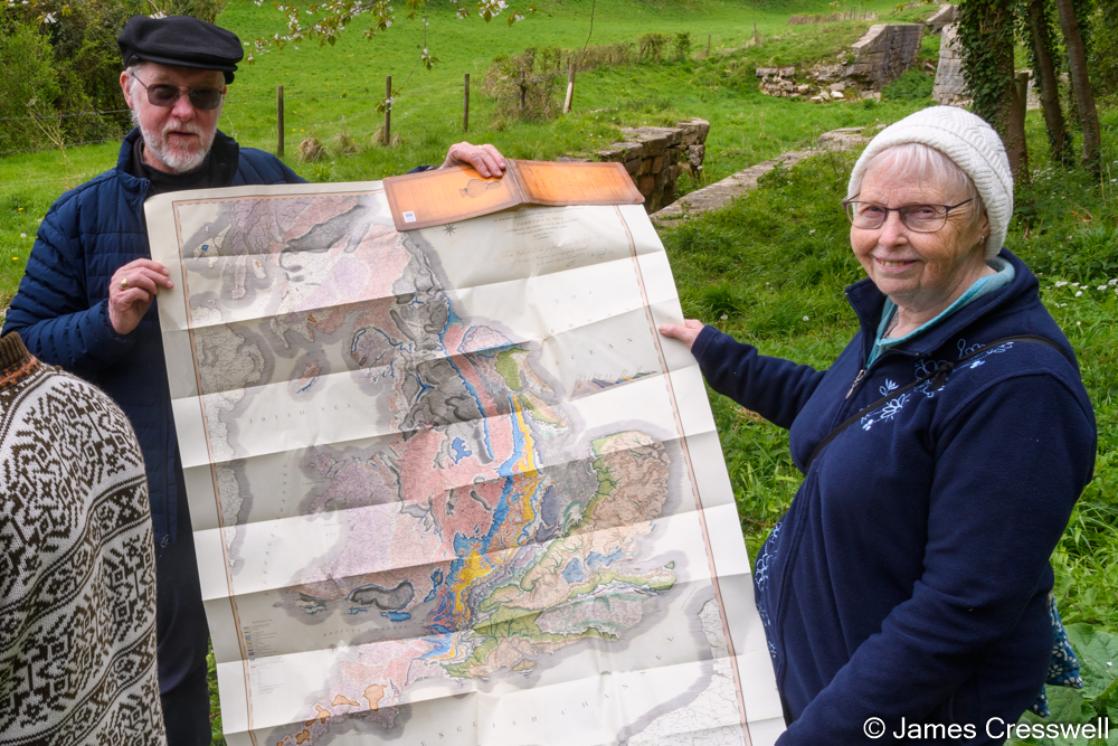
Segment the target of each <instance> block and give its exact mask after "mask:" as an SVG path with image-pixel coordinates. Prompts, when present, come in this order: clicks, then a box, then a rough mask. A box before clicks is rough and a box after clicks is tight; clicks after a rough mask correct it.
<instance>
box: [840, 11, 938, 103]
mask: <svg viewBox="0 0 1118 746" xmlns="http://www.w3.org/2000/svg"><path fill="white" fill-rule="evenodd" d="M923 35H924V26H923V25H922V24H919V23H878V24H875V25H873V26H870V30H869V31H867V32H866V33H865V34H864V35H863V36H862V38H861V39H859V40H858V41H856V42H854V45H853V46H852V47H850V50H851V51H852V52H853V53H854V61H853V62H851V63H849V64H848V65H846V69H845V70H843V77H846V78H852V79H854V80H856V81H862V82H865V83H867V84H868V85H870V86H871V87H873V88H877V89H880V88H881V87H882V86H884V85H886V84H888V83H891V82H893V81H894V80H896V79H897V78H899V77H900V76H901V73H903V72H904V71H905V70H907V69H908V68H910V67H912V65H913V64H914V63H915V62H916V56H917V55H918V54H919V53H920V39H921V38H922V37H923Z"/></svg>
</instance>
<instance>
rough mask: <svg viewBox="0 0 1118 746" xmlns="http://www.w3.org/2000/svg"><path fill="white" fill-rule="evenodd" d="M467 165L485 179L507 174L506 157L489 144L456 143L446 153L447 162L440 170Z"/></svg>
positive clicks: (445, 161)
mask: <svg viewBox="0 0 1118 746" xmlns="http://www.w3.org/2000/svg"><path fill="white" fill-rule="evenodd" d="M458 165H466V166H471V167H473V169H474V170H475V171H477V172H478V173H479V174H481V175H482V176H485V177H497V176H501V175H503V174H504V173H505V157H504V156H503V155H501V151H499V150H497V148H495V147H493V146H492V145H490V144H489V143H486V144H485V145H474V144H473V143H469V142H464V141H463V142H456V143H454V144H453V145H451V146H450V148H449V149H448V150H447V151H446V160H444V161H443V165H441V166H439V168H446V167H448V166H458Z"/></svg>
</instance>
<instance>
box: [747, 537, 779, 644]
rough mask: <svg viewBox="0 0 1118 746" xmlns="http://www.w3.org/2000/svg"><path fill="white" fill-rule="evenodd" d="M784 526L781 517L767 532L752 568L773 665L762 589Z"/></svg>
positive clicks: (757, 599)
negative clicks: (767, 535)
mask: <svg viewBox="0 0 1118 746" xmlns="http://www.w3.org/2000/svg"><path fill="white" fill-rule="evenodd" d="M783 527H784V519H783V518H781V519H780V520H779V521H777V522H776V525H775V526H773V530H772V531H771V532H770V533H769V537H768V538H767V539H765V543H764V544H763V545H762V546H761V551H760V553H759V554H758V555H757V564H756V567H754V569H753V586H754V588H756V593H755V594H754V595H755V596H756V604H757V613H758V614H759V615H760V617H761V625H762V626H763V627H764V628H765V639H766V640H767V641H768V643H769V657H771V658H772V661H773V665H774V666H775V665H776V664H777V652H776V645H774V644H773V635H772V617H771V616H770V615H769V607H768V603H767V602H766V601H765V594H764V590H765V588H766V587H768V584H769V580H770V578H769V570H770V569H771V567H772V563H773V560H774V559H775V558H776V551H777V547H778V546H779V545H780V532H781V529H782V528H783Z"/></svg>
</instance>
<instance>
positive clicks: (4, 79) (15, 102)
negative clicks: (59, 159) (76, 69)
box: [0, 24, 60, 152]
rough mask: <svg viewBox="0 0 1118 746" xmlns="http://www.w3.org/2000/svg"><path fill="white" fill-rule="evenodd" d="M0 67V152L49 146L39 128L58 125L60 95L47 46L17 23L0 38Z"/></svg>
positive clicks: (32, 32)
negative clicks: (9, 31) (0, 123)
mask: <svg viewBox="0 0 1118 746" xmlns="http://www.w3.org/2000/svg"><path fill="white" fill-rule="evenodd" d="M0 67H2V68H3V70H4V75H3V76H0V122H3V126H0V152H11V151H15V150H31V149H34V148H41V147H47V146H50V145H51V142H50V138H49V137H48V136H47V133H46V132H45V131H44V130H43V129H42V127H51V126H58V117H57V112H56V110H55V101H56V100H57V99H58V97H59V93H60V91H59V85H58V75H57V74H56V73H55V70H54V65H53V64H52V57H51V49H50V44H49V43H47V40H46V39H45V38H44V37H42V36H40V35H39V33H38V32H37V31H36V30H35V29H33V28H31V27H30V26H28V25H26V24H18V25H16V26H15V28H14V29H13V31H12V32H11V33H9V34H7V35H4V36H0ZM36 123H38V124H39V125H40V126H37V124H36Z"/></svg>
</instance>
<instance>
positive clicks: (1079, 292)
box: [1075, 290, 1083, 298]
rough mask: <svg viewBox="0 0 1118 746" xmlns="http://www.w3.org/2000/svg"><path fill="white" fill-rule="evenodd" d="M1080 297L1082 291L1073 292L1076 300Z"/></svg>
mask: <svg viewBox="0 0 1118 746" xmlns="http://www.w3.org/2000/svg"><path fill="white" fill-rule="evenodd" d="M1081 295H1083V291H1082V290H1076V291H1075V297H1076V298H1078V297H1079V296H1081Z"/></svg>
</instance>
